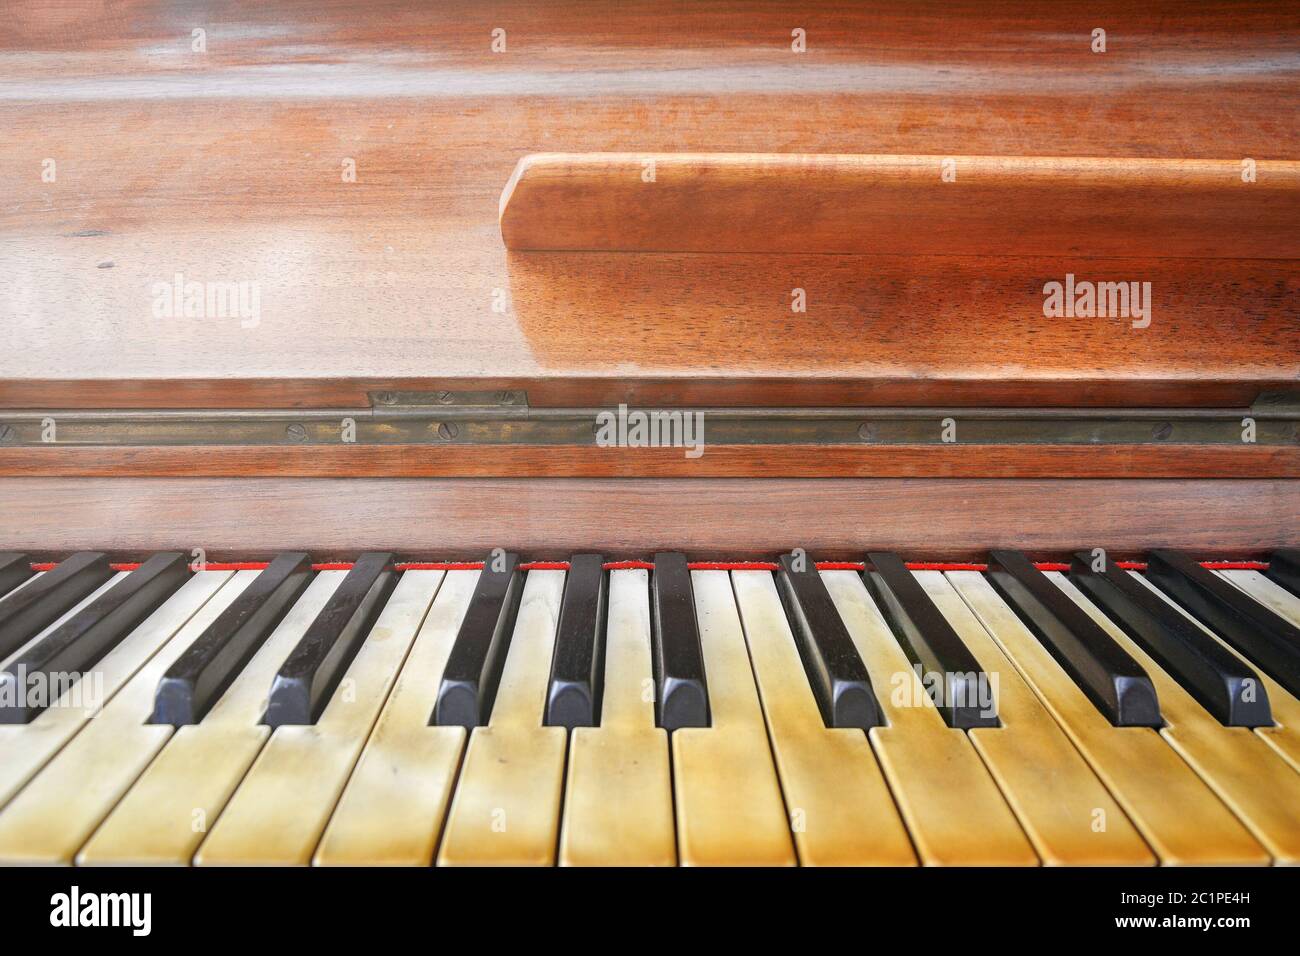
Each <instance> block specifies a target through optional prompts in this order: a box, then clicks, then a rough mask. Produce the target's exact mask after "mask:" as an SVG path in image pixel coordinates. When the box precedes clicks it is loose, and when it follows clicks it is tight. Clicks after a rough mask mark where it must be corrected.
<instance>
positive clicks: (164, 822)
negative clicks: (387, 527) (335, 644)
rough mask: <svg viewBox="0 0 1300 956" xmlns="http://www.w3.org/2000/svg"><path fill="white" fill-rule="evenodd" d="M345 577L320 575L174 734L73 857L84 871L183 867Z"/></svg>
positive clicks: (266, 733) (253, 755) (250, 755)
mask: <svg viewBox="0 0 1300 956" xmlns="http://www.w3.org/2000/svg"><path fill="white" fill-rule="evenodd" d="M346 574H347V572H345V571H322V572H320V573H319V574H317V575H316V577H315V578H314V579H313V580H312V582H311V583H310V584H309V585H308V586H307V589H306V590H305V591H303V593H302V594H301V596H299V598H298V600H297V601H296V602H295V603H294V605H293V607H291V608H290V609H289V613H288V614H286V615H285V616H284V620H282V621H281V622H280V623H279V624H278V625H277V626H276V628H275V630H274V631H272V632H271V634H270V635H269V636H268V637H267V639H266V641H265V643H263V645H262V646H261V647H260V648H258V650H257V653H256V654H254V655H253V658H252V659H251V660H250V661H249V662H248V664H247V665H246V666H245V667H244V669H243V670H241V671H240V672H239V675H238V676H237V677H236V678H235V680H234V681H233V682H232V683H231V685H230V687H229V688H227V690H226V692H225V693H224V694H222V695H221V698H220V699H219V700H218V701H217V703H216V704H214V705H213V707H212V710H211V711H209V712H208V714H207V715H206V716H204V718H203V719H202V720H201V721H200V722H199V723H197V724H189V725H187V726H184V727H181V728H179V729H178V730H177V731H176V733H175V734H173V735H172V738H171V740H169V741H167V746H165V747H164V748H163V749H162V752H161V753H159V754H158V756H157V757H155V758H154V760H153V762H152V763H151V764H149V767H148V769H146V770H145V772H144V773H143V774H141V775H140V779H139V780H137V781H136V782H135V783H134V784H133V785H132V787H131V789H130V790H129V791H127V794H126V796H124V797H123V798H122V801H121V802H120V803H119V804H118V805H117V807H116V808H115V809H114V810H113V812H112V813H111V814H109V816H108V819H106V820H105V821H104V822H103V824H101V825H100V827H99V829H98V830H96V831H95V835H94V836H92V837H91V838H90V840H89V842H87V844H86V845H85V846H84V847H83V848H82V850H81V852H80V853H79V854H78V855H77V862H78V863H80V864H83V865H90V864H125V863H133V864H151V865H152V864H163V863H169V864H176V865H183V864H188V863H189V862H190V860H191V859H192V858H193V857H194V851H195V850H197V849H198V847H199V844H200V843H201V842H202V841H203V837H204V836H205V835H206V833H207V832H208V829H209V828H210V827H211V826H212V824H213V823H215V822H216V820H217V817H218V816H219V815H220V813H221V811H222V810H223V809H224V808H225V806H226V801H227V800H229V799H230V795H231V794H232V793H234V791H235V788H236V787H237V786H238V785H239V782H240V781H241V780H242V779H243V778H244V774H245V773H247V772H248V768H249V767H250V766H252V763H253V761H254V760H256V759H257V755H258V753H260V752H261V750H262V746H263V745H264V744H265V743H266V740H267V738H268V737H270V735H271V731H270V729H269V728H267V727H265V726H263V725H262V724H260V723H259V721H260V720H261V717H262V714H263V713H264V712H265V711H266V695H267V692H268V691H269V690H270V688H271V681H272V679H273V678H274V677H275V672H276V670H278V669H279V667H280V665H281V664H283V663H284V659H285V658H286V657H287V656H288V655H289V652H290V651H292V650H293V647H294V645H295V644H297V643H298V641H299V640H300V639H301V638H302V635H303V634H304V633H305V632H306V631H307V629H308V628H309V627H310V626H311V623H312V621H313V620H315V618H316V615H317V614H319V613H320V611H321V609H322V608H323V607H324V606H325V603H326V602H327V601H328V600H329V598H330V596H331V595H332V594H333V593H334V590H335V589H336V588H337V587H338V585H339V583H340V582H341V581H342V580H343V578H344V577H345V576H346Z"/></svg>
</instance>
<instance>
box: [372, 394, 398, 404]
mask: <svg viewBox="0 0 1300 956" xmlns="http://www.w3.org/2000/svg"><path fill="white" fill-rule="evenodd" d="M375 401H377V402H378V403H379V404H380V405H395V404H397V396H396V395H395V394H394V393H393V392H380V393H379V394H378V395H376V396H375Z"/></svg>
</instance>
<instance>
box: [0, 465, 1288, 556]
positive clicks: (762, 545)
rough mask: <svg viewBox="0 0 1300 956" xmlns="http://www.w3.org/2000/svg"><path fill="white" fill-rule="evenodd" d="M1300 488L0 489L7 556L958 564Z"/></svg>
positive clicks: (1241, 533)
mask: <svg viewBox="0 0 1300 956" xmlns="http://www.w3.org/2000/svg"><path fill="white" fill-rule="evenodd" d="M1297 500H1300V481H1298V480H1269V481H1240V480H1238V481H1226V480H1195V479H1189V480H1174V481H1164V480H1159V479H1150V480H1145V481H1136V480H1128V479H1113V480H1110V479H1100V480H1091V481H1070V480H968V479H956V478H948V479H922V478H910V479H909V478H900V479H875V480H872V479H866V480H856V479H821V480H790V479H785V480H782V479H699V480H682V479H604V480H597V479H543V480H539V479H535V478H521V479H496V480H488V479H446V480H419V479H367V478H348V479H271V478H229V479H183V478H137V479H129V478H118V479H113V478H11V479H7V480H6V481H4V482H3V483H0V508H3V513H4V515H5V528H4V542H3V546H4V547H5V548H7V549H20V550H27V551H31V552H33V553H36V554H40V555H51V554H55V555H62V554H66V553H68V552H70V551H73V550H77V549H85V548H98V549H106V550H109V551H111V552H113V553H114V554H115V555H121V556H139V554H140V553H142V552H145V551H149V550H156V549H160V548H168V549H181V550H184V551H186V552H187V553H188V552H189V551H190V550H191V549H192V548H199V547H201V548H204V549H206V552H207V556H208V557H209V559H218V560H220V559H224V558H249V557H265V556H266V555H268V554H270V553H273V552H276V551H280V550H291V549H304V550H308V551H310V552H312V556H313V557H314V558H315V559H317V560H326V559H329V558H355V556H356V555H357V554H358V553H360V552H362V551H366V550H393V551H398V552H401V553H402V554H403V555H406V556H427V557H431V558H447V557H464V558H468V557H477V558H481V557H482V556H483V554H485V553H486V552H487V551H488V550H489V549H491V548H494V547H505V548H510V549H515V550H518V551H520V552H521V553H523V554H525V555H526V556H528V557H531V558H542V557H555V558H561V557H568V556H569V555H571V554H574V553H577V552H580V551H597V552H600V553H602V554H604V555H605V556H606V557H607V558H613V557H644V556H646V555H650V554H653V553H654V552H655V551H661V550H682V551H686V552H688V553H689V554H690V555H691V556H693V557H719V558H727V557H737V556H747V557H754V556H767V557H768V558H771V556H773V555H775V554H778V553H780V552H783V551H789V549H790V548H792V547H796V546H798V547H803V548H806V549H807V550H808V552H809V553H810V554H811V555H812V556H813V557H814V558H818V559H821V558H846V557H854V556H856V557H857V558H858V559H861V556H862V552H863V551H865V550H867V549H875V550H895V551H900V552H902V553H904V555H905V556H907V557H909V558H926V557H929V558H950V559H972V558H977V557H980V556H982V555H985V554H986V552H987V550H988V549H989V548H994V547H1006V548H1022V549H1026V550H1029V551H1032V552H1035V553H1045V552H1050V553H1053V554H1056V555H1058V556H1060V555H1062V554H1065V553H1068V552H1069V551H1072V550H1075V549H1078V548H1093V547H1102V548H1106V549H1107V551H1108V552H1112V553H1113V554H1114V556H1116V557H1123V556H1125V555H1131V554H1136V553H1140V552H1142V551H1143V550H1145V549H1149V548H1156V547H1175V548H1187V549H1190V550H1194V551H1196V552H1197V553H1198V554H1199V555H1201V556H1203V557H1204V558H1207V559H1208V558H1213V557H1221V556H1229V555H1238V554H1259V553H1261V552H1262V551H1266V550H1268V549H1270V548H1274V547H1280V546H1294V545H1295V543H1296V542H1297V541H1300V508H1297V507H1296V502H1297Z"/></svg>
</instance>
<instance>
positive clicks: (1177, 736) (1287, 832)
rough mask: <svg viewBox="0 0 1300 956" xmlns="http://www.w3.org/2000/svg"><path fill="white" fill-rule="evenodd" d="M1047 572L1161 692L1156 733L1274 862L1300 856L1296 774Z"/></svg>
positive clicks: (1291, 861)
mask: <svg viewBox="0 0 1300 956" xmlns="http://www.w3.org/2000/svg"><path fill="white" fill-rule="evenodd" d="M1047 576H1048V578H1050V579H1051V580H1052V582H1053V583H1054V584H1056V586H1057V587H1059V588H1060V589H1061V590H1062V591H1064V592H1065V593H1066V594H1067V595H1068V596H1069V597H1070V599H1071V600H1072V601H1074V602H1075V603H1076V604H1078V605H1079V606H1080V607H1081V608H1083V609H1084V610H1085V611H1087V612H1088V614H1089V616H1090V617H1092V619H1093V620H1095V621H1096V622H1097V623H1098V624H1099V625H1100V626H1101V627H1102V628H1103V629H1104V630H1105V631H1106V633H1108V634H1109V635H1110V636H1111V637H1113V638H1114V639H1115V641H1116V643H1118V644H1119V645H1120V647H1122V648H1123V649H1124V650H1125V651H1127V652H1128V653H1129V654H1130V655H1132V657H1133V659H1134V660H1135V661H1137V662H1138V666H1140V667H1141V668H1142V669H1143V670H1144V671H1146V673H1147V676H1148V677H1150V678H1151V683H1152V684H1154V685H1155V689H1156V696H1157V697H1158V698H1159V700H1160V714H1161V716H1162V717H1163V718H1164V721H1165V723H1164V726H1163V727H1161V728H1160V736H1161V737H1163V738H1164V739H1165V740H1166V741H1168V742H1169V744H1170V745H1171V746H1172V747H1173V748H1174V749H1175V750H1176V751H1178V753H1179V755H1181V756H1182V758H1183V759H1184V760H1186V761H1187V762H1188V763H1189V764H1191V766H1192V768H1193V769H1194V770H1195V771H1196V772H1197V773H1198V774H1199V775H1200V776H1201V779H1203V780H1204V781H1205V782H1206V783H1207V784H1209V786H1210V789H1212V790H1213V791H1214V792H1215V793H1216V794H1217V795H1218V796H1219V798H1220V799H1221V800H1222V801H1223V802H1224V803H1226V804H1227V805H1228V807H1229V808H1230V809H1231V810H1232V812H1233V813H1235V814H1236V815H1237V817H1238V818H1239V819H1240V820H1241V822H1242V823H1244V824H1245V825H1246V827H1247V829H1249V830H1250V832H1251V834H1252V835H1253V836H1254V837H1255V838H1256V839H1257V840H1259V842H1260V843H1262V844H1263V845H1264V847H1265V849H1267V850H1268V851H1269V853H1270V854H1272V856H1273V858H1274V859H1275V860H1276V861H1277V862H1279V863H1289V864H1295V863H1300V813H1298V812H1297V808H1300V776H1297V775H1296V774H1295V772H1294V771H1293V770H1292V768H1291V767H1290V766H1289V765H1288V764H1287V763H1286V762H1285V761H1284V760H1281V759H1280V758H1279V757H1278V756H1277V754H1276V753H1274V752H1273V750H1272V749H1270V748H1269V747H1268V745H1267V744H1265V742H1264V741H1263V740H1261V739H1260V738H1259V736H1258V735H1256V734H1255V733H1253V732H1252V731H1251V730H1250V729H1249V728H1247V727H1225V726H1224V725H1223V724H1221V723H1219V721H1218V720H1216V719H1215V718H1214V716H1213V715H1212V714H1210V712H1209V711H1207V710H1206V709H1205V708H1204V707H1202V706H1201V704H1200V703H1199V702H1198V701H1197V700H1196V699H1195V698H1194V697H1192V695H1191V694H1189V693H1188V692H1187V691H1186V690H1185V689H1184V688H1183V686H1182V685H1181V684H1179V683H1178V682H1177V681H1175V680H1174V679H1173V678H1172V677H1170V676H1169V675H1168V674H1166V673H1165V671H1164V669H1163V668H1161V667H1160V665H1159V664H1158V663H1156V661H1155V660H1154V659H1152V658H1151V657H1150V656H1149V655H1148V654H1147V653H1146V652H1145V651H1144V650H1143V649H1142V648H1141V647H1139V646H1138V644H1137V642H1136V641H1134V640H1132V639H1131V638H1130V637H1129V636H1128V635H1127V634H1126V633H1125V632H1124V631H1123V630H1122V629H1121V628H1120V627H1119V626H1117V625H1116V624H1115V623H1114V622H1112V621H1111V620H1110V619H1109V618H1108V617H1106V615H1105V614H1104V613H1103V612H1102V611H1101V610H1100V609H1099V608H1098V607H1097V606H1096V605H1094V604H1093V603H1092V602H1091V601H1089V600H1088V598H1087V597H1086V596H1085V595H1084V594H1083V593H1082V592H1081V591H1080V590H1079V589H1078V588H1076V587H1075V586H1074V583H1073V582H1072V581H1070V580H1069V579H1067V578H1066V577H1065V575H1063V574H1061V573H1060V572H1059V571H1053V572H1049V573H1048V575H1047Z"/></svg>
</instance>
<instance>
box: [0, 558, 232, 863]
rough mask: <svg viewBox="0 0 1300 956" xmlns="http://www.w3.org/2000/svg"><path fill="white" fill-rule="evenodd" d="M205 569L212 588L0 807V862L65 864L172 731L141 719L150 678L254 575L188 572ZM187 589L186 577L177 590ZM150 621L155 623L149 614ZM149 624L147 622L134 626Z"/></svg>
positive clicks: (146, 711) (154, 682)
mask: <svg viewBox="0 0 1300 956" xmlns="http://www.w3.org/2000/svg"><path fill="white" fill-rule="evenodd" d="M208 574H215V575H217V576H218V577H217V578H216V579H209V581H214V580H215V581H217V582H219V590H217V591H216V593H215V594H213V595H212V596H211V597H209V598H208V600H207V601H206V602H205V603H204V604H203V605H202V607H200V608H199V609H198V611H197V613H195V614H193V616H192V617H190V618H189V620H188V621H187V622H186V623H185V625H184V626H183V627H181V628H180V629H179V630H177V631H176V632H175V634H174V635H173V636H172V638H171V639H170V640H169V641H168V642H167V643H166V644H165V645H164V646H163V647H162V649H161V650H159V651H158V652H157V653H155V654H154V655H153V657H151V658H150V659H149V662H148V664H146V665H145V666H144V667H142V668H141V669H140V670H139V671H137V672H136V673H135V675H134V676H133V677H131V679H130V680H128V681H127V682H126V684H125V685H124V686H123V687H122V688H121V690H119V691H118V692H117V693H116V694H115V695H114V696H113V698H112V699H111V700H110V701H109V702H108V704H107V705H105V707H104V709H103V710H102V711H100V712H99V714H98V715H97V716H96V717H95V718H94V719H93V720H91V721H90V722H89V723H88V724H87V725H86V726H85V727H84V728H83V729H82V731H81V732H80V733H79V734H77V735H76V736H75V737H74V738H73V739H72V740H71V741H70V742H69V743H68V744H67V745H66V746H65V747H64V748H63V749H62V750H61V751H59V753H58V754H57V755H56V756H55V757H54V758H53V759H52V760H51V761H50V762H49V763H48V764H47V765H46V766H45V768H44V769H43V770H42V771H41V772H40V773H38V774H37V775H36V776H35V777H34V778H33V779H32V781H31V782H30V783H29V784H28V785H27V786H26V787H24V788H23V789H22V790H21V791H20V792H19V793H18V795H17V796H16V797H15V798H14V799H13V800H12V801H11V802H10V803H9V805H8V806H7V807H5V809H4V810H3V811H0V862H5V863H71V862H72V860H73V857H74V856H75V855H76V853H77V851H78V850H79V849H80V848H81V846H82V844H84V843H85V842H86V840H87V839H88V838H89V837H90V835H91V833H93V832H94V830H95V828H96V827H97V826H98V825H99V824H100V822H101V821H102V820H103V819H104V817H105V816H107V814H108V812H109V811H110V810H112V808H113V806H114V805H115V804H116V803H117V801H118V800H119V799H120V798H121V796H122V794H123V793H125V792H126V790H127V789H128V788H129V787H130V786H131V784H133V783H134V782H135V780H136V778H137V777H139V775H140V773H141V772H142V771H143V770H144V768H145V767H147V766H148V765H149V762H150V761H151V760H152V759H153V757H154V755H155V754H156V753H157V752H158V751H159V750H161V749H162V747H163V745H164V744H166V743H167V740H168V739H169V738H170V737H171V735H172V727H171V726H170V725H168V724H148V723H146V722H145V721H147V720H148V719H149V715H150V713H151V712H152V709H153V699H154V691H155V689H156V688H157V686H158V681H159V680H160V679H161V678H162V675H163V673H164V672H166V670H167V668H168V667H170V666H171V664H172V662H173V661H175V660H176V658H177V657H179V656H180V655H181V654H182V653H183V652H184V651H185V649H186V648H187V647H189V646H190V644H191V643H192V642H193V641H194V640H196V639H197V638H198V637H199V636H201V635H202V634H203V632H204V630H205V629H206V628H207V627H208V625H209V624H211V623H212V622H213V621H214V620H216V618H217V617H218V615H220V614H221V612H222V611H224V610H225V609H226V608H227V607H228V606H229V605H230V604H231V603H232V602H233V601H234V600H235V599H236V598H237V597H239V595H240V593H242V591H243V590H244V588H246V587H247V586H248V585H249V584H251V583H252V581H253V579H254V578H255V577H257V574H258V572H256V571H238V572H236V573H235V575H234V576H233V578H232V577H230V575H229V574H228V572H223V571H201V572H199V574H197V575H195V577H196V578H199V577H202V576H203V575H208ZM207 583H208V582H203V583H201V584H199V585H197V587H199V588H202V587H203V586H204V585H205V584H207ZM195 586H196V585H195V582H194V581H190V582H188V583H187V584H186V585H185V588H190V587H195ZM185 588H182V589H181V590H182V591H184V590H185ZM178 596H179V594H178ZM154 618H157V619H159V623H161V621H162V618H160V617H159V615H158V614H157V612H155V615H154ZM154 618H151V621H152V620H153V619H154ZM167 623H168V624H169V625H170V624H171V623H172V622H171V621H168V622H167ZM150 626H151V624H150V622H149V621H146V622H145V624H144V625H142V627H150ZM106 659H107V658H106Z"/></svg>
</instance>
